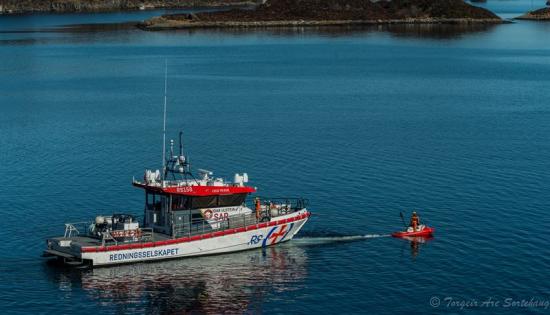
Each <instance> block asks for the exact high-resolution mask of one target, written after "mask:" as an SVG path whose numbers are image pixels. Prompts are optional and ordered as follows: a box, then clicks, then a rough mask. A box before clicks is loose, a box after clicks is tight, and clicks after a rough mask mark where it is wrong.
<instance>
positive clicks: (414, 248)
mask: <svg viewBox="0 0 550 315" xmlns="http://www.w3.org/2000/svg"><path fill="white" fill-rule="evenodd" d="M401 239H403V240H406V241H408V242H409V243H410V245H411V256H412V258H416V256H418V254H419V252H420V246H424V245H426V244H427V243H428V242H430V241H431V240H433V239H434V237H433V236H415V237H411V236H404V237H402V238H401Z"/></svg>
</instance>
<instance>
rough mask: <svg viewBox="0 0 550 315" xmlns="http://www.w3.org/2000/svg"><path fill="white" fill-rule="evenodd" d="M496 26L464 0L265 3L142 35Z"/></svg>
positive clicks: (174, 20)
mask: <svg viewBox="0 0 550 315" xmlns="http://www.w3.org/2000/svg"><path fill="white" fill-rule="evenodd" d="M435 23H438V24H439V23H445V24H473V23H478V24H479V23H485V24H497V23H502V20H501V19H500V18H499V17H498V16H497V15H495V14H494V13H492V12H491V11H488V10H486V9H483V8H479V7H475V6H472V5H469V4H467V3H465V2H464V1H463V0H438V1H433V0H389V1H388V0H378V1H376V0H268V1H266V2H264V3H262V4H260V5H258V6H256V7H255V8H249V9H232V10H227V11H217V12H201V13H197V14H173V15H163V16H160V17H155V18H152V19H149V20H146V21H144V22H143V23H141V24H140V25H139V27H140V28H142V29H144V30H164V29H186V28H209V27H210V28H212V27H215V28H227V27H273V26H328V25H369V24H435Z"/></svg>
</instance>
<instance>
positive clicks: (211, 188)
mask: <svg viewBox="0 0 550 315" xmlns="http://www.w3.org/2000/svg"><path fill="white" fill-rule="evenodd" d="M181 137H182V133H181V132H180V139H179V140H180V143H179V147H180V152H179V154H178V155H175V154H174V141H171V142H170V152H169V157H168V158H165V159H163V162H164V163H163V169H162V171H159V170H156V171H151V170H146V171H145V174H144V177H143V180H135V179H134V180H133V183H132V184H133V186H135V187H137V188H140V189H143V190H144V192H145V207H144V215H143V218H142V219H138V218H137V217H135V216H133V215H130V214H112V215H108V216H97V217H96V218H95V220H93V221H92V222H87V223H66V224H65V233H64V235H63V236H60V237H53V238H50V239H48V240H47V242H46V243H47V244H46V245H47V249H46V250H45V251H44V256H46V257H56V258H57V259H59V260H60V261H62V262H64V263H66V264H69V265H83V264H84V265H89V266H104V265H114V264H123V263H134V262H142V261H154V260H161V259H170V258H183V257H190V256H200V255H210V254H220V253H228V252H235V251H241V250H247V249H252V248H259V247H266V246H271V245H275V244H278V243H281V242H285V241H289V240H291V239H292V238H293V237H294V236H295V235H296V234H297V233H298V231H300V229H301V228H302V227H303V225H304V224H305V223H306V222H307V220H308V218H309V216H310V212H309V211H308V210H307V209H306V204H307V200H305V199H301V198H285V199H268V198H260V197H256V198H254V199H250V198H248V200H247V197H248V196H249V195H250V194H253V193H255V192H256V188H255V187H251V186H247V183H248V174H246V173H243V174H235V176H234V180H233V182H226V181H225V180H224V179H222V178H217V177H214V176H213V173H212V172H210V171H207V170H199V176H198V177H195V175H194V174H193V173H192V172H191V170H190V169H191V167H190V164H189V159H188V158H187V157H186V156H185V155H184V154H183V147H182V142H181ZM164 152H166V151H164Z"/></svg>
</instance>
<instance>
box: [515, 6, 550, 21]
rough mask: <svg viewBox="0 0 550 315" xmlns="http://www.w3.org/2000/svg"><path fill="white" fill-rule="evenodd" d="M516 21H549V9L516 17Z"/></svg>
mask: <svg viewBox="0 0 550 315" xmlns="http://www.w3.org/2000/svg"><path fill="white" fill-rule="evenodd" d="M516 20H530V21H550V8H542V9H538V10H534V11H530V12H527V13H525V14H524V15H521V16H518V17H517V18H516Z"/></svg>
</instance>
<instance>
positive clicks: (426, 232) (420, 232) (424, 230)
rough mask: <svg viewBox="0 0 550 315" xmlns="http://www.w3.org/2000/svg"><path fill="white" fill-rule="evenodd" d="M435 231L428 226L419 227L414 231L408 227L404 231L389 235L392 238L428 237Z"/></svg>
mask: <svg viewBox="0 0 550 315" xmlns="http://www.w3.org/2000/svg"><path fill="white" fill-rule="evenodd" d="M434 231H435V229H434V228H432V227H429V226H425V225H420V226H419V227H418V228H417V229H416V230H414V229H413V228H412V227H409V228H408V229H407V230H406V231H399V232H394V233H392V234H391V236H393V237H415V236H430V235H432V234H433V233H434Z"/></svg>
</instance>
